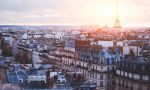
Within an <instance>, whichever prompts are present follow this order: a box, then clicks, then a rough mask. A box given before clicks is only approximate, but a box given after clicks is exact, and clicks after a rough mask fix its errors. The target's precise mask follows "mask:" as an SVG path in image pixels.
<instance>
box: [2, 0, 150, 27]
mask: <svg viewBox="0 0 150 90" xmlns="http://www.w3.org/2000/svg"><path fill="white" fill-rule="evenodd" d="M149 4H150V1H148V0H147V1H144V2H143V1H141V0H132V1H131V0H126V1H123V0H119V15H120V17H119V18H120V22H121V25H122V26H123V27H126V26H137V27H139V26H140V27H141V26H149V21H150V20H149V19H148V18H147V17H149V15H150V13H149V12H147V11H149V10H150V6H149ZM0 5H1V7H0V19H1V21H0V24H3V25H4V24H7V25H9V24H12V25H50V24H61V25H62V24H63V25H64V24H69V25H77V24H78V25H79V24H99V25H105V24H107V25H108V26H113V25H114V21H115V0H105V1H103V0H94V1H93V0H80V1H79V0H65V1H64V0H55V1H52V0H44V1H42V0H3V1H0Z"/></svg>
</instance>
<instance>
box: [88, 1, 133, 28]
mask: <svg viewBox="0 0 150 90" xmlns="http://www.w3.org/2000/svg"><path fill="white" fill-rule="evenodd" d="M130 13H131V12H130V10H129V9H128V8H127V5H126V4H124V3H121V4H120V5H119V8H118V14H119V19H120V21H121V23H123V21H124V20H126V19H127V18H126V17H127V16H129V14H130ZM86 15H87V16H88V17H90V19H93V20H95V21H96V22H101V21H103V22H104V23H105V24H111V25H113V24H114V21H115V17H116V6H115V2H112V3H104V4H100V5H98V4H95V5H94V4H93V5H91V6H90V7H87V8H86Z"/></svg>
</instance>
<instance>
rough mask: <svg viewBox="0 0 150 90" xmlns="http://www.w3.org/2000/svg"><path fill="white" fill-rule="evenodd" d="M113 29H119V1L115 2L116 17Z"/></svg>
mask: <svg viewBox="0 0 150 90" xmlns="http://www.w3.org/2000/svg"><path fill="white" fill-rule="evenodd" d="M114 29H115V30H116V29H117V30H120V29H121V25H120V20H119V0H116V17H115V24H114Z"/></svg>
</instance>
